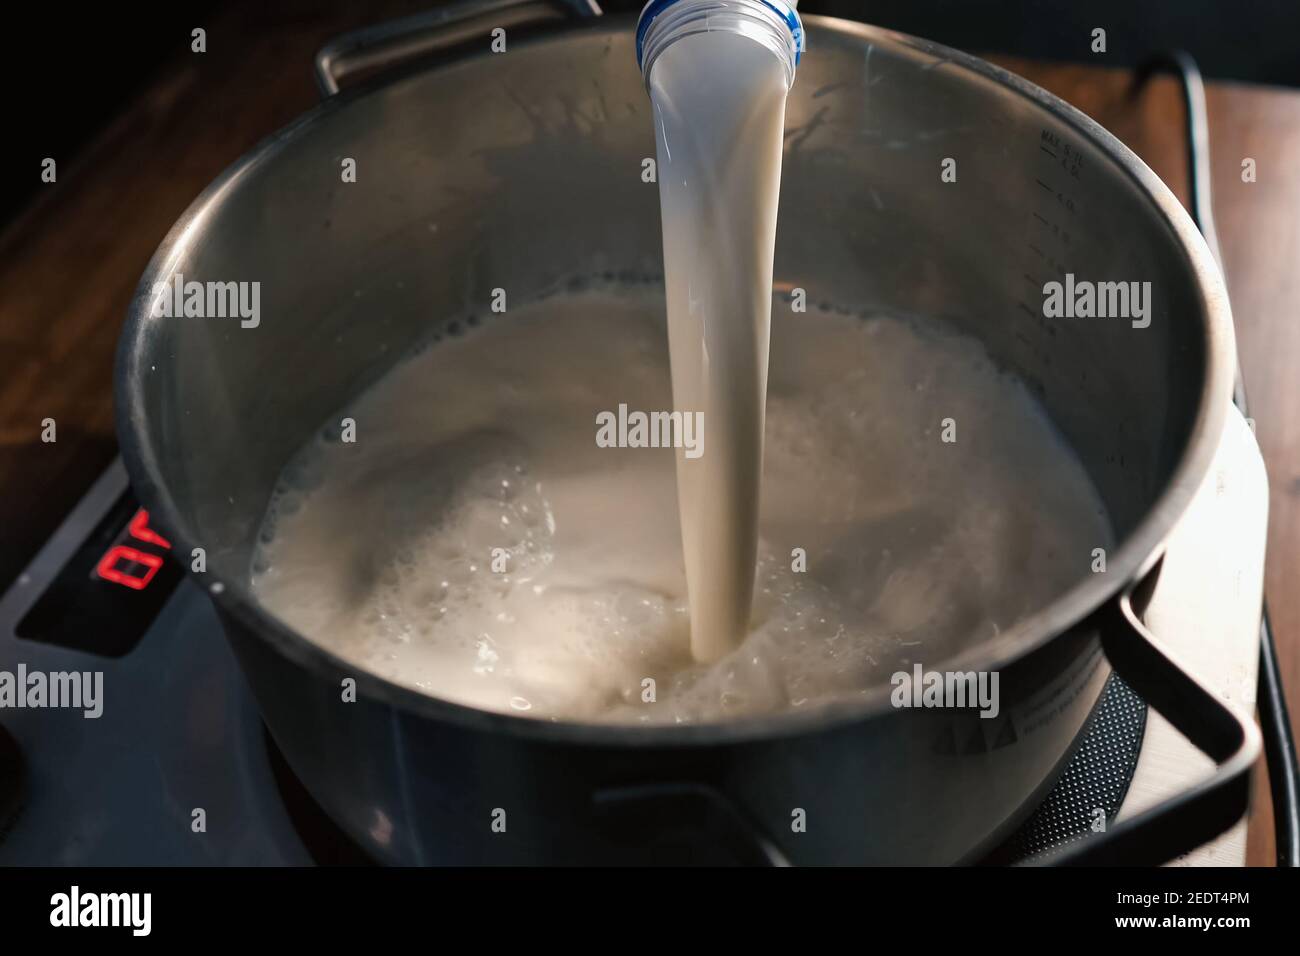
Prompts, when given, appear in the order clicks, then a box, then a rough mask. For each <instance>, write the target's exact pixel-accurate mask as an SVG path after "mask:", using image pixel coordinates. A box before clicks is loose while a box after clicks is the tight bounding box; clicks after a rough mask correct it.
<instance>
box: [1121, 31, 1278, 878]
mask: <svg viewBox="0 0 1300 956" xmlns="http://www.w3.org/2000/svg"><path fill="white" fill-rule="evenodd" d="M1161 70H1168V71H1169V72H1171V73H1173V74H1174V76H1175V77H1177V78H1178V82H1179V85H1180V86H1181V87H1182V92H1183V102H1184V104H1185V106H1186V108H1187V172H1188V189H1189V192H1190V195H1191V209H1190V212H1191V215H1192V221H1193V222H1195V223H1196V227H1197V228H1198V229H1200V230H1201V235H1203V236H1204V237H1205V243H1206V245H1208V246H1209V247H1210V252H1211V254H1212V255H1213V256H1214V260H1215V261H1216V262H1217V263H1218V264H1219V269H1220V270H1222V269H1223V256H1222V254H1221V253H1220V250H1219V235H1218V231H1217V230H1216V229H1215V226H1214V203H1213V195H1212V192H1211V186H1210V123H1209V111H1208V109H1207V107H1206V102H1205V83H1204V82H1203V81H1202V80H1201V71H1200V68H1199V67H1197V65H1196V60H1194V59H1193V58H1192V56H1191V54H1189V53H1187V52H1185V51H1182V50H1178V51H1175V52H1172V53H1161V54H1159V55H1157V56H1154V57H1152V58H1151V59H1149V60H1148V61H1146V62H1145V63H1143V64H1142V65H1141V66H1140V67H1139V68H1138V70H1137V76H1136V78H1135V86H1134V89H1135V90H1137V89H1140V88H1141V87H1142V86H1143V85H1144V84H1145V83H1146V81H1147V80H1149V79H1150V78H1151V77H1152V76H1153V75H1154V74H1155V73H1156V72H1158V71H1161ZM1232 400H1233V403H1234V404H1235V405H1236V406H1237V408H1239V409H1240V410H1241V414H1242V415H1245V416H1249V414H1250V413H1249V412H1248V411H1247V408H1248V404H1247V401H1246V383H1245V379H1244V378H1243V377H1242V374H1241V364H1240V362H1238V364H1237V380H1236V384H1235V385H1234V387H1233V397H1232ZM1259 632H1260V649H1259V688H1258V691H1257V694H1256V697H1257V703H1258V706H1259V719H1260V730H1261V732H1262V735H1263V738H1264V758H1265V760H1266V762H1267V764H1268V780H1269V788H1270V790H1271V791H1272V794H1273V822H1274V829H1275V831H1276V839H1277V865H1278V866H1286V867H1296V866H1300V767H1297V764H1296V750H1295V737H1294V735H1293V734H1292V731H1291V717H1290V715H1289V714H1288V713H1287V706H1286V695H1285V693H1284V691H1283V688H1282V674H1281V671H1280V670H1279V668H1278V660H1277V645H1276V644H1275V643H1274V642H1273V628H1272V625H1271V623H1270V622H1269V616H1268V602H1267V601H1265V602H1264V605H1263V608H1262V609H1261V613H1260V621H1259Z"/></svg>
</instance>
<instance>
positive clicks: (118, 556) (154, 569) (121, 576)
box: [95, 512, 170, 591]
mask: <svg viewBox="0 0 1300 956" xmlns="http://www.w3.org/2000/svg"><path fill="white" fill-rule="evenodd" d="M143 513H144V512H141V514H143ZM134 524H135V522H134V521H133V522H132V525H134ZM145 530H146V531H147V530H148V529H147V528H146V529H145ZM149 533H150V534H153V532H152V531H150V532H149ZM164 543H165V542H164ZM168 547H170V545H168ZM119 560H121V561H130V562H133V563H135V564H138V565H141V566H142V567H144V568H146V569H147V570H146V571H145V572H144V574H143V575H138V574H128V573H127V572H125V571H122V570H119V569H118V567H117V563H118V561H119ZM162 563H163V559H162V558H160V557H158V555H156V554H149V553H148V552H145V551H140V550H139V549H137V548H131V547H127V546H126V545H124V544H119V545H117V546H115V547H114V548H113V549H112V550H111V551H109V552H108V553H107V554H106V555H104V556H103V557H102V558H100V559H99V565H98V566H97V567H96V568H95V571H96V573H97V574H98V575H99V576H100V577H101V578H103V579H104V580H105V581H112V582H113V583H114V584H124V585H126V586H127V587H129V588H131V589H133V590H136V591H143V590H144V589H145V587H147V586H148V584H149V582H150V581H152V580H153V576H154V575H155V574H157V573H158V569H159V568H160V567H162Z"/></svg>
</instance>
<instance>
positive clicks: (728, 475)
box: [648, 32, 788, 662]
mask: <svg viewBox="0 0 1300 956" xmlns="http://www.w3.org/2000/svg"><path fill="white" fill-rule="evenodd" d="M648 86H649V92H650V99H651V103H652V104H653V109H654V123H655V143H656V149H657V153H658V160H657V164H658V177H659V199H660V208H661V214H662V219H663V247H664V273H665V288H666V290H667V312H668V341H669V347H670V352H671V365H672V393H673V408H674V410H676V411H680V412H683V413H689V412H702V413H703V420H704V430H705V435H706V436H707V438H706V443H705V452H704V454H703V455H702V456H701V457H699V458H698V459H694V460H692V459H689V458H687V457H686V456H685V454H684V453H683V452H682V451H681V450H679V451H678V456H677V493H678V509H679V519H680V523H681V533H682V545H683V551H684V559H685V564H686V582H687V592H688V595H689V598H690V619H691V626H690V644H691V650H692V652H693V654H694V656H695V658H696V659H697V660H700V661H705V662H707V661H714V660H717V659H718V658H720V657H722V656H723V655H724V654H726V653H728V652H729V651H732V650H734V649H735V648H736V647H737V646H738V645H739V644H740V643H741V641H742V640H743V639H744V637H745V635H746V633H747V631H748V624H749V615H750V607H751V603H752V601H753V591H754V573H755V560H756V557H757V546H758V511H759V482H760V479H761V477H762V471H763V420H764V407H765V400H766V395H767V372H768V346H769V343H768V339H769V325H770V321H771V307H772V299H771V290H772V259H773V251H774V246H775V242H776V216H777V200H778V197H779V193H780V185H781V148H782V133H783V129H784V125H785V102H786V94H787V92H788V90H787V86H786V72H785V67H784V65H783V64H782V63H781V61H780V60H778V59H777V57H776V56H774V55H773V54H772V52H771V51H769V50H768V49H766V48H765V47H763V46H762V45H760V44H759V43H756V42H755V41H754V40H752V39H750V38H748V37H746V36H742V35H739V34H735V33H728V32H709V33H699V34H696V35H692V36H686V37H683V38H681V39H679V40H677V41H675V42H674V43H673V44H672V45H671V46H669V47H668V48H667V49H666V50H664V52H663V53H662V54H661V55H660V56H659V58H658V59H657V60H656V61H655V63H654V66H653V68H652V70H651V73H650V76H649V84H648Z"/></svg>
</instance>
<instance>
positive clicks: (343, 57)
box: [315, 0, 601, 99]
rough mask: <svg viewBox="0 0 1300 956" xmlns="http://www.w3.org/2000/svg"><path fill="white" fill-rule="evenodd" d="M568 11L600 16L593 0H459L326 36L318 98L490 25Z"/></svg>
mask: <svg viewBox="0 0 1300 956" xmlns="http://www.w3.org/2000/svg"><path fill="white" fill-rule="evenodd" d="M566 12H568V13H572V14H574V15H575V16H577V17H579V18H587V17H597V16H600V14H601V9H600V4H599V3H598V2H597V0H460V2H458V3H452V4H447V5H446V6H443V7H439V8H437V9H434V10H427V11H425V12H424V13H417V14H414V15H413V16H409V17H402V18H400V19H397V20H389V21H387V22H385V23H379V24H376V25H374V26H370V27H363V28H362V29H360V30H353V31H352V32H350V33H344V34H342V35H341V36H338V37H335V38H334V39H333V40H330V41H329V42H328V43H326V44H325V45H324V46H323V47H321V48H320V51H319V52H318V53H317V54H316V61H315V69H316V87H317V88H318V89H319V90H320V94H321V98H322V99H328V98H329V97H331V96H333V95H334V94H335V93H337V92H338V91H339V82H340V81H341V80H343V79H345V78H346V77H347V76H348V74H350V73H358V72H361V71H363V70H365V71H370V70H379V69H386V68H388V67H390V66H392V65H393V64H395V63H400V62H402V61H405V60H410V59H414V58H416V57H419V56H423V55H425V54H428V53H432V52H434V51H435V50H440V49H444V48H446V47H449V46H452V45H453V44H456V43H460V42H462V41H464V40H467V39H469V38H471V37H474V36H478V35H480V34H482V33H485V32H486V31H487V30H490V29H492V28H495V27H511V26H522V25H524V24H526V23H533V22H537V21H540V20H547V19H553V18H555V17H557V16H561V17H562V16H564V15H565V13H566Z"/></svg>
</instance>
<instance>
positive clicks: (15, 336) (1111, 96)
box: [0, 0, 1300, 864]
mask: <svg viewBox="0 0 1300 956" xmlns="http://www.w3.org/2000/svg"><path fill="white" fill-rule="evenodd" d="M422 6H423V4H421V3H419V2H404V0H382V2H376V3H368V4H364V5H362V4H348V3H346V2H344V0H322V2H320V3H319V4H316V5H313V6H311V7H310V8H309V9H307V10H301V9H297V10H294V11H293V12H292V13H284V12H281V11H277V10H276V9H273V5H271V4H262V5H258V4H253V3H245V4H235V5H231V6H228V7H227V8H226V9H225V10H224V11H223V12H222V13H220V14H217V15H214V16H213V17H212V18H210V21H209V22H208V23H207V24H205V28H206V29H207V31H208V52H207V53H206V54H203V55H192V54H189V52H188V39H189V38H188V36H186V37H183V38H178V50H177V52H176V54H175V55H174V56H173V57H172V58H171V60H170V61H169V62H168V63H167V65H166V67H165V69H164V70H163V71H162V72H161V74H160V77H159V79H157V80H156V81H155V82H154V83H153V84H152V85H151V86H150V87H149V88H148V89H147V90H146V91H145V92H144V93H143V94H142V95H141V96H140V97H139V98H138V99H137V100H136V101H135V102H134V103H133V104H132V105H131V106H130V108H129V109H127V110H126V111H125V112H124V113H123V114H121V115H120V116H119V117H117V118H116V119H115V120H114V121H113V122H112V124H111V125H110V126H109V127H108V128H107V129H106V131H105V132H104V133H103V134H102V135H101V136H99V137H98V139H97V140H96V141H95V142H94V143H93V144H91V146H90V147H88V148H87V149H86V150H85V151H84V152H83V153H82V154H81V155H80V156H77V157H57V158H58V159H59V160H60V162H59V177H58V182H57V184H54V185H51V186H49V187H47V188H46V190H45V191H44V192H43V194H42V195H41V196H40V198H39V199H38V200H37V201H36V202H35V203H34V204H33V205H32V206H31V207H29V209H28V210H27V211H26V212H25V213H24V214H23V215H22V216H21V217H19V218H18V219H17V220H16V221H14V222H12V223H11V224H9V225H8V226H7V228H5V229H4V231H3V233H0V528H2V529H3V532H2V534H3V542H4V545H5V547H4V548H2V549H0V582H8V581H9V580H11V579H12V578H13V577H14V576H16V574H17V572H18V571H19V570H20V569H21V567H22V566H23V565H24V564H25V563H26V561H27V560H28V559H29V558H30V557H31V555H32V554H34V553H35V551H36V550H37V548H38V547H39V546H40V544H41V543H42V542H43V541H44V540H45V538H46V537H47V536H48V535H49V534H50V532H51V531H52V530H53V529H54V528H55V527H56V526H57V524H58V523H59V521H60V520H61V518H62V517H63V516H64V514H65V513H66V512H67V511H68V509H69V508H70V507H71V506H72V505H73V504H74V503H75V502H76V500H77V499H78V498H79V497H80V495H81V493H82V492H83V491H84V490H85V489H86V488H87V487H88V486H89V484H90V482H91V481H93V480H94V478H95V477H96V476H97V475H98V474H99V472H100V471H101V470H102V469H103V467H105V466H106V465H107V464H108V462H109V461H110V460H111V459H112V457H113V455H114V454H115V452H116V442H115V439H114V435H113V416H112V397H111V395H112V367H113V353H114V347H115V345H116V341H117V336H118V332H119V330H120V328H121V324H122V321H123V318H124V315H125V312H126V307H127V304H128V302H129V301H130V298H131V295H132V293H133V291H134V289H135V285H136V282H137V281H138V280H139V278H140V275H141V274H142V273H143V271H144V268H145V265H146V264H147V262H148V260H149V258H150V256H151V255H152V253H153V251H154V249H155V248H156V247H157V245H158V243H159V241H160V240H161V239H162V237H163V236H164V235H165V233H166V232H167V230H168V228H169V227H170V226H171V224H172V223H173V222H174V221H175V220H176V219H177V218H178V217H179V216H180V214H181V213H182V212H183V211H184V210H185V208H186V206H187V205H188V204H189V203H190V201H191V200H192V199H193V198H194V197H195V196H196V195H198V193H199V192H200V191H201V190H202V189H203V187H204V186H206V185H207V184H208V183H209V182H210V181H211V180H213V179H214V178H215V177H216V176H217V175H218V173H220V172H221V170H222V169H223V168H224V167H225V166H227V165H228V164H229V163H231V162H232V161H233V160H235V159H236V158H237V157H238V156H240V155H241V154H242V153H244V152H246V151H247V150H249V149H250V148H252V147H253V146H254V145H255V144H256V143H257V142H258V141H259V140H260V139H261V138H262V137H263V136H265V135H267V134H268V133H270V132H272V131H273V130H275V129H278V128H279V127H281V126H283V125H285V124H286V123H288V122H289V121H290V120H292V119H293V118H294V117H295V116H297V115H298V114H299V113H301V112H303V111H304V110H306V109H308V108H309V107H310V106H311V105H312V104H313V103H315V102H316V99H317V95H316V91H315V88H314V85H313V81H312V78H311V68H310V64H311V62H312V55H313V54H314V53H315V51H316V50H317V49H318V48H319V47H320V46H321V45H322V44H323V43H324V42H325V41H326V40H327V39H329V38H330V37H332V36H335V35H337V34H338V33H340V32H343V31H345V30H349V29H354V28H356V27H358V26H362V25H365V24H367V23H374V22H378V21H379V20H382V19H387V18H389V17H392V16H399V15H404V14H407V13H410V12H413V11H415V10H418V9H420V8H421V7H422ZM231 38H234V39H237V41H238V42H233V43H232V42H227V41H229V40H230V39H231ZM991 59H994V60H995V61H996V62H999V63H1000V64H1002V65H1003V66H1006V67H1008V68H1009V69H1011V70H1013V71H1015V72H1017V73H1020V74H1022V75H1024V76H1026V77H1028V78H1029V79H1030V80H1032V81H1033V82H1035V83H1038V84H1039V85H1041V86H1043V87H1045V88H1046V89H1048V90H1050V91H1052V92H1053V93H1055V94H1057V95H1058V96H1060V97H1062V98H1063V99H1065V100H1067V101H1069V102H1070V103H1073V104H1074V105H1075V106H1077V107H1079V108H1080V109H1082V110H1083V111H1084V112H1086V113H1088V114H1089V115H1091V116H1092V117H1094V118H1095V119H1096V120H1098V122H1100V123H1102V125H1104V126H1106V127H1108V128H1109V129H1110V130H1111V131H1112V132H1114V133H1115V134H1116V135H1117V136H1118V137H1119V138H1120V139H1122V140H1123V141H1124V142H1125V143H1127V144H1128V145H1129V146H1130V147H1131V148H1132V149H1133V150H1134V151H1135V152H1136V153H1137V154H1138V155H1139V156H1141V157H1142V158H1143V159H1144V160H1146V162H1147V163H1148V164H1149V165H1150V166H1151V167H1152V168H1153V169H1154V170H1155V171H1156V172H1157V173H1158V174H1159V175H1160V176H1161V177H1162V178H1163V179H1164V180H1165V182H1167V183H1168V184H1169V185H1170V187H1171V188H1172V189H1173V190H1174V192H1175V193H1176V194H1178V195H1179V196H1180V197H1181V198H1184V199H1185V198H1186V183H1187V177H1186V167H1185V153H1184V150H1185V143H1184V134H1183V128H1182V123H1183V112H1182V105H1181V100H1180V98H1179V95H1178V91H1177V88H1176V85H1175V83H1174V82H1173V80H1172V79H1169V78H1157V79H1155V80H1154V81H1152V83H1151V84H1149V86H1148V87H1146V88H1145V89H1144V90H1143V91H1142V92H1141V94H1140V95H1138V96H1133V95H1131V93H1130V85H1131V80H1130V75H1129V74H1128V73H1127V72H1125V71H1122V70H1112V69H1104V68H1101V67H1093V66H1076V65H1070V66H1064V65H1052V64H1043V63H1036V62H1030V61H1025V60H1014V59H1010V58H1007V57H992V58H991ZM1209 109H1210V132H1211V149H1212V159H1213V164H1214V166H1213V170H1214V172H1213V185H1214V192H1215V199H1216V211H1217V217H1218V225H1219V235H1220V241H1221V244H1222V246H1223V252H1224V257H1225V271H1226V273H1227V279H1228V287H1229V290H1230V293H1231V296H1232V304H1233V312H1234V315H1235V318H1236V325H1237V341H1238V349H1239V351H1240V354H1241V363H1242V366H1243V369H1244V372H1245V376H1246V381H1247V384H1248V386H1249V389H1250V398H1251V411H1252V414H1253V416H1254V418H1255V420H1256V423H1257V428H1256V431H1257V435H1258V439H1259V443H1260V445H1261V447H1262V449H1263V454H1264V460H1265V463H1266V465H1267V468H1268V472H1269V480H1270V486H1271V501H1270V522H1269V524H1270V532H1269V553H1268V570H1267V590H1268V598H1269V604H1270V608H1271V612H1272V616H1273V623H1274V628H1275V631H1276V633H1277V640H1278V644H1279V653H1280V657H1281V661H1282V668H1283V677H1284V679H1285V680H1286V682H1287V686H1288V688H1289V689H1290V691H1291V693H1290V698H1291V701H1292V714H1293V717H1295V716H1297V715H1300V705H1298V704H1297V702H1300V697H1297V690H1296V689H1297V688H1300V588H1297V587H1295V586H1294V582H1295V581H1297V580H1300V374H1297V372H1296V368H1295V365H1296V362H1297V361H1300V315H1297V312H1298V311H1300V268H1297V265H1298V264H1300V176H1297V175H1296V174H1295V169H1296V168H1297V166H1300V92H1297V91H1292V90H1282V89H1273V88H1267V87H1259V86H1250V85H1244V84H1235V83H1210V84H1209ZM30 148H31V149H32V150H33V156H32V169H33V170H34V171H36V170H39V165H40V159H41V157H42V156H43V155H44V154H43V153H41V152H40V147H39V144H31V146H30ZM1246 157H1250V158H1253V159H1254V160H1255V162H1256V167H1257V170H1258V179H1257V181H1256V182H1253V183H1244V182H1242V180H1241V175H1240V170H1241V161H1242V159H1243V158H1246ZM36 174H37V173H36V172H34V173H33V175H36ZM45 418H53V419H55V420H56V422H57V423H58V441H57V442H56V443H53V444H48V443H43V442H42V441H41V421H42V420H43V419H45ZM1264 780H1265V778H1264V777H1263V775H1262V772H1261V775H1260V777H1259V781H1260V786H1259V787H1257V809H1256V812H1255V815H1254V817H1253V823H1252V827H1251V838H1250V850H1249V857H1248V859H1249V861H1250V862H1252V863H1256V864H1269V863H1271V862H1272V834H1271V823H1270V808H1269V807H1268V793H1267V785H1266V783H1265V782H1264Z"/></svg>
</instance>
